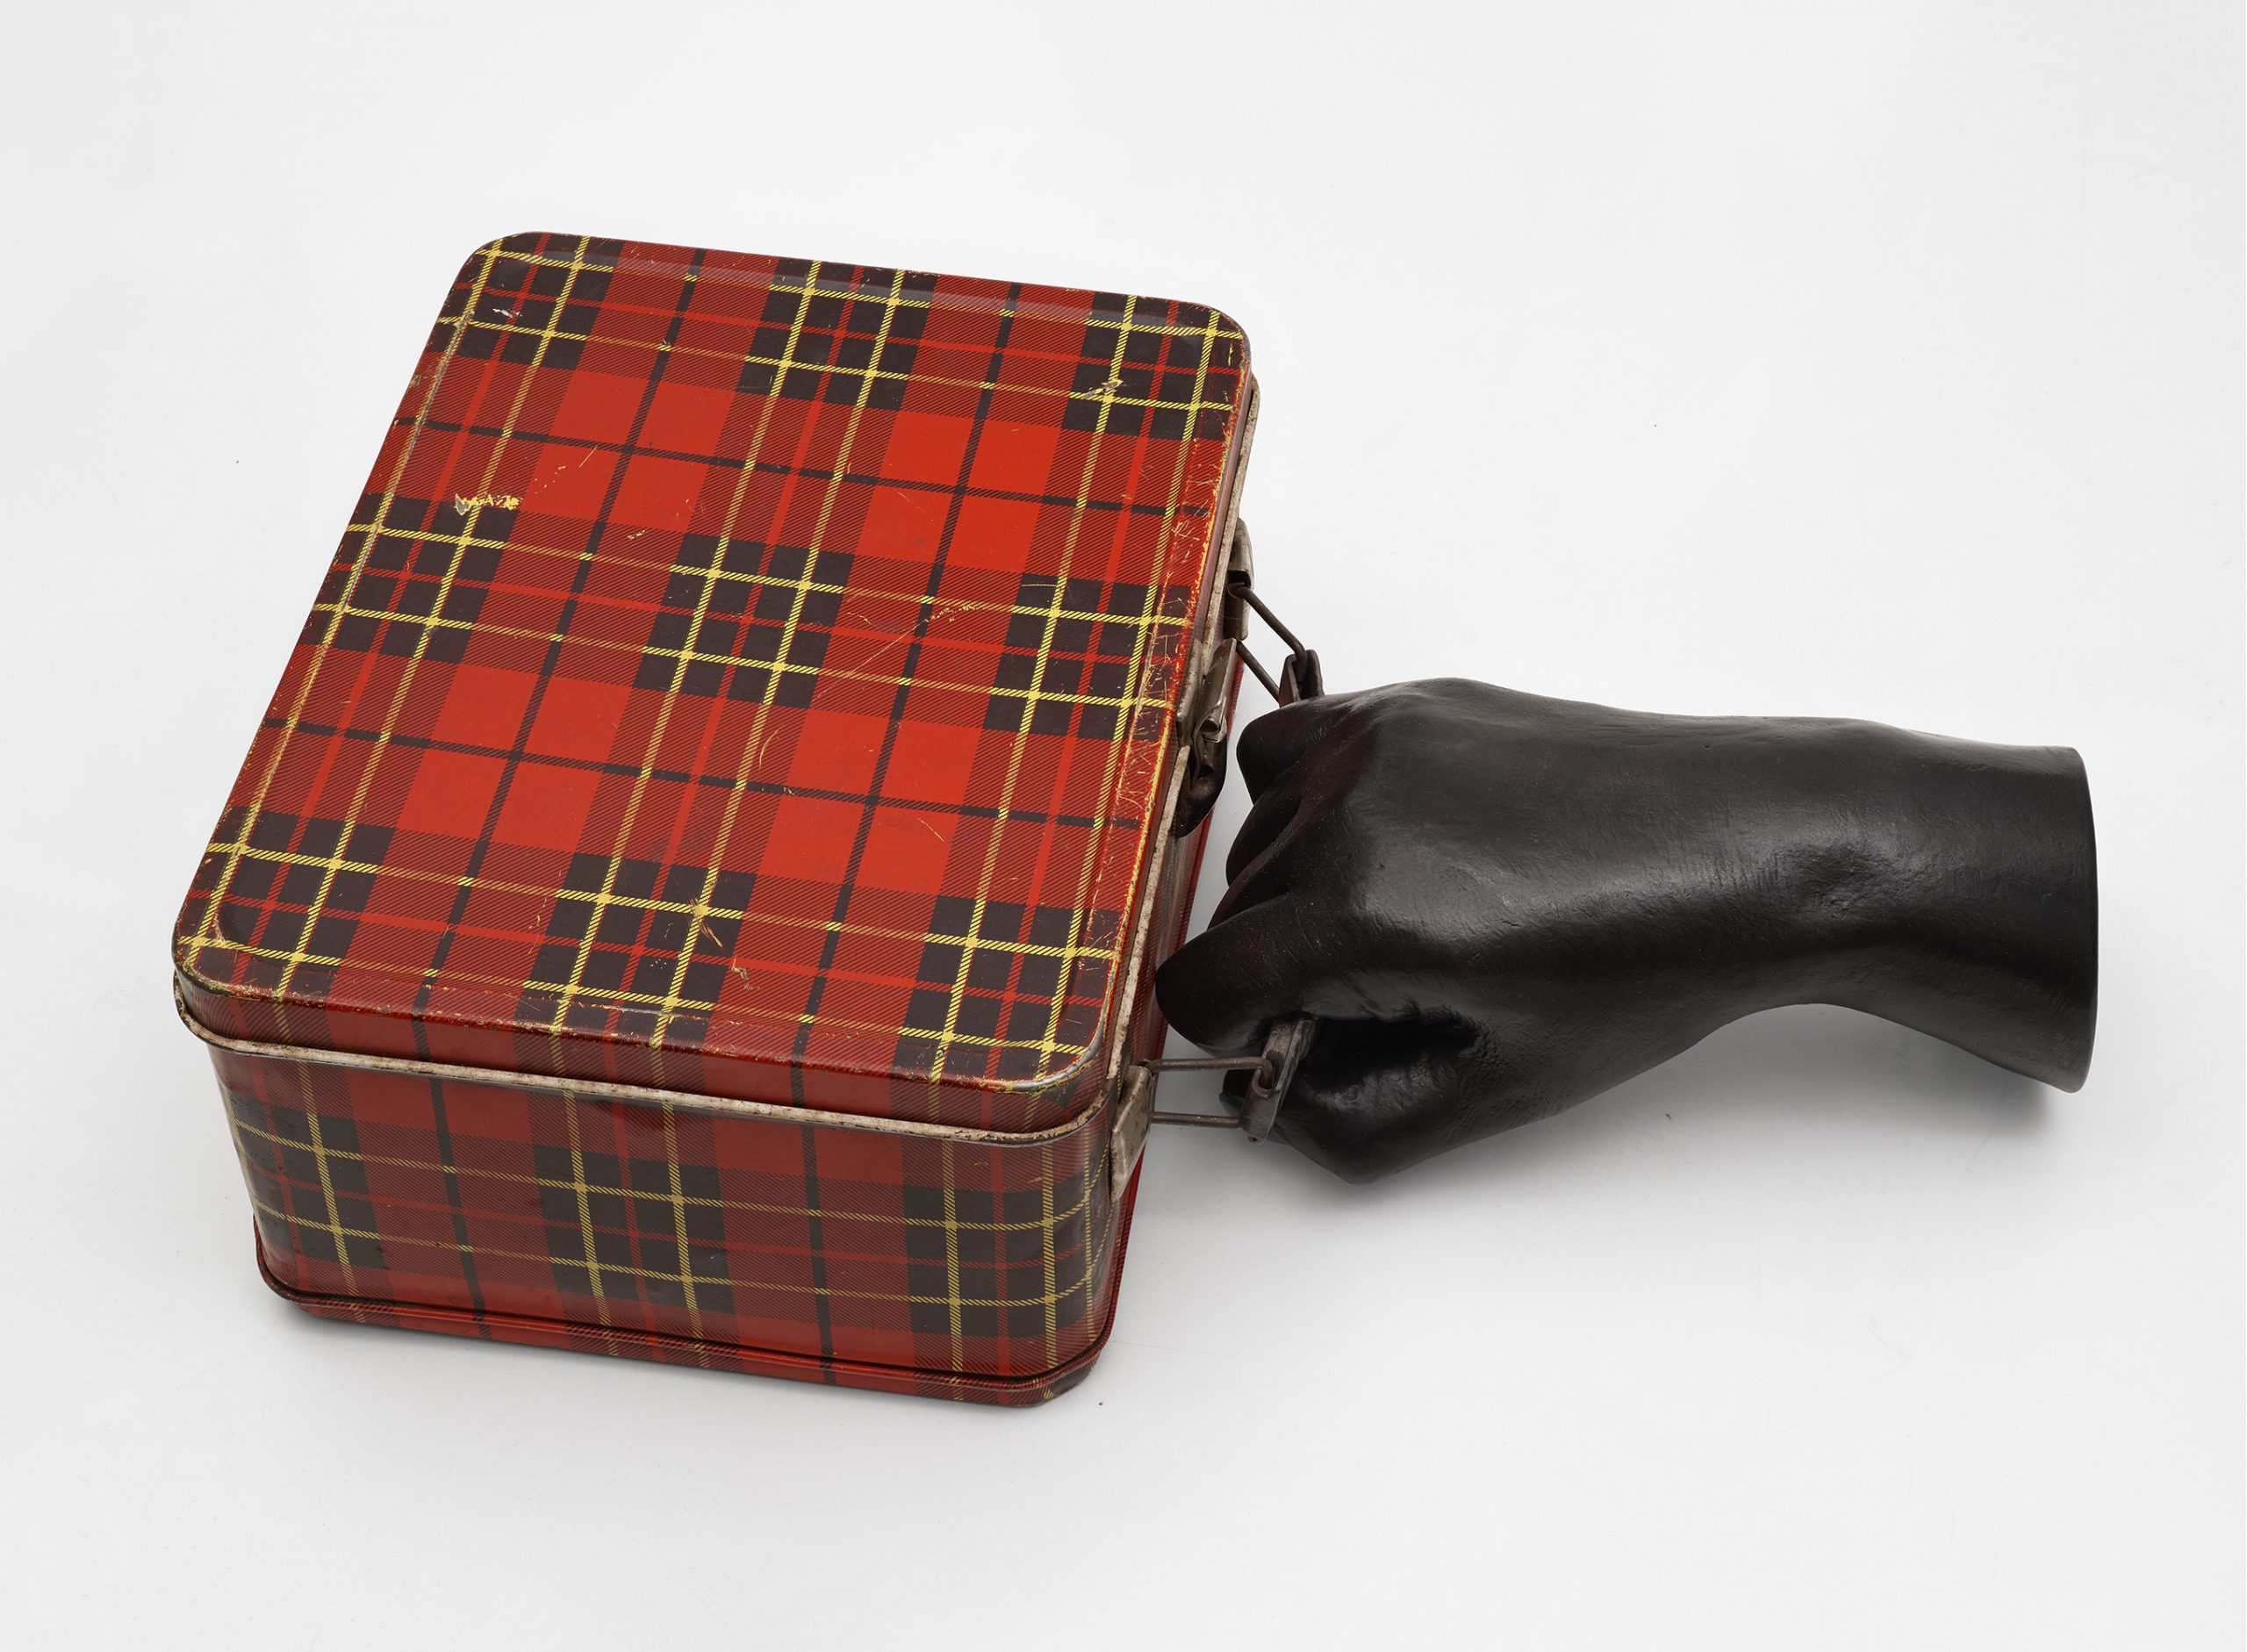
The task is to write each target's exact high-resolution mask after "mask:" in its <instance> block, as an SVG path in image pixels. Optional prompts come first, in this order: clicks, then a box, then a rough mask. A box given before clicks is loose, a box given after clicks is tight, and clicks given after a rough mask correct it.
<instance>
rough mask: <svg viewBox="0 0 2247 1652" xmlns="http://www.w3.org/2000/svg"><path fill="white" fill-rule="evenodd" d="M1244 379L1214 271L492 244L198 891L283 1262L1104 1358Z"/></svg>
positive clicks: (869, 1362)
mask: <svg viewBox="0 0 2247 1652" xmlns="http://www.w3.org/2000/svg"><path fill="white" fill-rule="evenodd" d="M1254 422H1255V387H1254V382H1253V379H1252V378H1251V377H1250V375H1249V370H1248V352H1247V347H1246V341H1245V340H1244V339H1243V338H1242V336H1241V334H1240V332H1239V331H1238V328H1237V327H1234V325H1233V324H1232V322H1231V321H1230V320H1227V319H1226V318H1225V317H1224V316H1223V315H1221V314H1219V313H1218V312H1215V311H1213V310H1210V309H1208V308H1205V307H1203V306H1202V305H1191V304H1179V303H1172V302H1169V301H1166V300H1162V299H1152V298H1131V297H1125V296H1121V295H1118V294H1113V293H1094V292H1084V291H1072V290H1067V289H1062V288H1056V287H1044V286H1035V285H1027V284H1022V283H1018V282H1017V283H1006V282H997V281H978V280H961V279H957V278H954V277H940V276H930V275H922V274H919V273H915V272H913V271H909V270H903V269H872V268H863V267H858V266H853V265H849V264H831V263H822V262H808V261H803V260H793V259H778V258H767V257H750V256H743V255H736V254H730V253H719V252H710V251H702V250H695V249H690V248H676V247H659V246H647V245H641V244H638V243H632V242H620V241H600V240H595V239H590V238H585V237H579V236H563V235H542V234H531V235H516V236H510V237H508V238H507V239H506V240H504V241H495V242H493V243H492V244H491V245H489V246H486V247H485V248H480V249H478V250H477V252H476V253H475V254H473V255H471V256H470V258H469V260H468V262H467V263H466V264H465V265H464V266H463V268H462V269H461V271H460V274H459V276H458V277H456V280H455V282H454V284H453V287H452V291H451V293H450V295H449V298H447V300H446V302H445V305H444V308H443V310H442V313H441V314H440V316H439V318H438V320H437V323H436V327H435V328H434V332H433V333H432V334H431V335H430V338H429V341H428V344H427V348H426V350H425V352H424V354H423V355H422V356H421V359H420V365H419V366H418V367H417V368H416V370H415V371H414V374H413V379H412V381H411V382H410V383H409V384H408V385H407V387H406V396H405V399H404V400H403V401H402V402H401V403H400V405H399V406H398V413H397V416H396V418H395V420H393V421H392V424H391V429H390V433H389V436H388V439H387V440H386V441H385V442H384V445H383V449H382V452H381V455H380V456H379V457H378V458H377V461H376V463H375V467H374V471H373V474H372V475H371V477H370V478H369V480H368V483H367V486H366V491H365V492H364V494H363V496H362V497H361V499H360V501H359V504H358V507H357V509H356V511H355V513H354V514H353V517H352V521H351V525H350V527H349V528H348V530H347V531H346V532H345V534H344V535H343V541H342V544H341V549H339V550H338V551H337V553H336V555H335V557H334V562H333V564H331V566H330V567H329V569H328V571H327V578H326V580H325V581H324V583H323V584H322V585H321V586H320V589H319V598H318V600H317V601H315V602H314V604H313V605H312V613H311V615H310V617H309V618H308V620H307V621H306V622H305V628H304V630H303V632H302V634H301V635H300V636H299V637H298V641H297V645H296V649H295V651H294V653H293V654H292V655H291V658H290V661H289V664H288V668H287V671H286V672H285V674H284V676H283V678H282V679H281V685H280V687H279V689H278V690H277V691H276V693H275V694H274V697H273V700H272V704H271V706H270V707H269V709H268V711H267V713H266V715H265V717H264V721H263V722H262V724H261V725H260V727H259V729H258V732H257V735H256V737H255V741H254V743H252V745H251V748H250V751H249V756H248V759H247V760H246V761H245V762H244V764H243V765H242V769H241V772H240V777H239V779H237V780H236V782H235V784H234V787H233V793H232V794H231V796H230V797H229V799H228V801H227V805H226V812H225V815H224V816H223V817H222V819H221V820H220V822H219V827H218V830H217V832H216V833H215V835H214V836H213V837H212V841H211V844H210V847H209V849H208V851H206V852H205V855H204V858H203V860H202V863H201V866H200V867H199V869H198V870H197V873H196V876H195V880H194V885H193V888H192V890H191V892H190V894H189V896H188V899H187V902H186V904H185V906H184V908H183V910H182V912H181V914H180V918H179V923H178V928H177V930H176V936H175V942H174V961H175V965H176V998H177V1007H178V1009H179V1012H180V1014H181V1016H183V1019H184V1020H185V1021H186V1022H187V1024H188V1025H189V1026H190V1029H192V1030H193V1031H195V1032H196V1033H197V1036H198V1037H200V1038H203V1040H204V1041H205V1043H206V1044H207V1045H209V1046H210V1049H211V1055H212V1061H213V1063H214V1064H215V1066H216V1067H217V1069H218V1075H219V1085H220V1088H221V1089H222V1091H223V1095H224V1100H225V1104H226V1110H227V1114H228V1117H229V1119H230V1122H231V1124H232V1127H233V1137H234V1142H235V1146H236V1148H237V1150H238V1152H239V1154H240V1160H241V1166H242V1171H243V1174H244V1175H245V1177H246V1178H247V1180H248V1186H249V1192H250V1198H251V1203H252V1204H253V1207H254V1210H255V1230H256V1240H257V1258H258V1265H259V1268H260V1269H261V1271H262V1274H263V1275H264V1277H265V1279H266V1281H267V1282H268V1283H269V1284H270V1285H271V1286H272V1288H273V1289H275V1290H276V1291H278V1292H279V1293H280V1294H281V1295H282V1296H285V1297H286V1298H288V1299H289V1300H290V1301H291V1302H293V1303H296V1304H298V1305H299V1306H301V1307H303V1308H305V1309H307V1310H309V1311H312V1312H313V1313H316V1314H320V1315H324V1316H327V1317H329V1318H341V1319H351V1320H357V1321H361V1322H363V1323H369V1324H381V1325H402V1326H408V1327H412V1328H414V1329H418V1330H426V1331H445V1332H455V1333H457V1334H461V1335H465V1336H473V1337H483V1338H487V1339H495V1340H502V1341H511V1342H527V1343H535V1344H539V1345H542V1346H546V1347H568V1348H576V1349H581V1350H585V1351H587V1352H591V1353H599V1354H628V1355H633V1356H636V1357H639V1358H643V1359H651V1360H660V1361H670V1362H673V1363H679V1364H688V1365H700V1366H707V1367H714V1368H721V1369H726V1370H733V1371H749V1372H759V1373H765V1374H770V1375H783V1376H794V1377H800V1378H806V1379H809V1380H812V1381H817V1382H824V1383H842V1384H849V1385H853V1386H859V1387H867V1388H879V1389H888V1390H897V1391H901V1392H911V1393H920V1394H930V1395H939V1396H945V1397H953V1398H961V1399H976V1400H987V1401H994V1402H998V1403H1001V1404H1027V1403H1030V1402H1033V1401H1037V1400H1040V1399H1044V1398H1046V1397H1051V1396H1052V1395H1053V1394H1056V1393H1058V1392H1059V1391H1060V1390H1063V1389H1066V1388H1067V1387H1069V1386H1070V1385H1071V1384H1073V1383H1075V1382H1076V1381H1078V1380H1079V1379H1080V1378H1081V1377H1082V1376H1083V1375H1084V1374H1085V1372H1086V1370H1087V1369H1088V1367H1089V1365H1090V1363H1091V1361H1093V1359H1094V1358H1095V1356H1096V1354H1098V1352H1099V1349H1100V1347H1101V1344H1102V1340H1103V1339H1104V1338H1105V1337H1106V1335H1107V1332H1108V1328H1109V1319H1110V1317H1111V1315H1112V1313H1113V1311H1114V1308H1115V1301H1116V1282H1117V1277H1118V1275H1119V1274H1120V1273H1121V1271H1122V1268H1123V1250H1124V1242H1125V1238H1126V1234H1127V1232H1128V1230H1129V1227H1130V1223H1131V1202H1132V1197H1133V1194H1134V1192H1135V1189H1136V1188H1137V1174H1136V1170H1137V1161H1138V1156H1139V1148H1140V1144H1141V1142H1142V1140H1143V1138H1144V1137H1145V1131H1146V1127H1147V1124H1148V1120H1149V1118H1150V1117H1151V1115H1152V1085H1153V1080H1152V1071H1153V1068H1154V1067H1159V1066H1161V1065H1166V1064H1163V1063H1159V1062H1152V1061H1151V1059H1150V1058H1151V1057H1152V1055H1153V1054H1154V1053H1155V1052H1157V1051H1159V1047H1160V1043H1161V1039H1162V1034H1163V1029H1162V1026H1161V1024H1160V1021H1159V1017H1158V1014H1157V1011H1156V1009H1155V1007H1154V1002H1153V994H1152V989H1151V981H1152V974H1153V971H1154V968H1155V966H1156V965H1157V964H1159V962H1160V961H1161V960H1162V959H1163V958H1164V957H1165V956H1167V953H1168V952H1169V951H1170V950H1171V949H1172V948H1173V947H1174V945H1176V944H1177V942H1178V941H1179V939H1180V937H1181V931H1182V930H1183V927H1184V925H1185V923H1186V921H1187V915H1188V907H1189V905H1190V903H1191V901H1192V896H1193V890H1194V883H1195V873H1196V872H1197V870H1198V867H1199V863H1200V859H1201V855H1202V837H1203V830H1204V829H1203V824H1202V822H1203V820H1204V817H1205V816H1206V814H1207V811H1208V808H1209V804H1210V801H1211V799H1212V798H1213V797H1214V796H1215V794H1216V791H1217V786H1218V784H1219V783H1220V782H1221V780H1222V778H1223V767H1224V738H1225V729H1226V719H1227V716H1228V714H1229V707H1230V704H1231V698H1232V695H1233V693H1234V691H1235V688H1236V686H1237V684H1238V678H1239V671H1240V664H1241V663H1242V661H1243V658H1244V656H1245V650H1241V649H1239V648H1238V645H1237V637H1238V630H1239V628H1240V625H1241V623H1242V621H1243V618H1244V616H1245V612H1246V607H1248V606H1249V605H1252V604H1253V605H1254V606H1256V607H1259V608H1261V604H1260V602H1257V600H1256V599H1255V597H1254V596H1253V593H1251V592H1250V591H1249V589H1248V573H1249V570H1248V565H1247V562H1248V559H1247V546H1246V535H1245V534H1244V533H1242V532H1240V531H1238V526H1237V519H1238V508H1237V500H1238V491H1239V486H1240V478H1241V472H1242V469H1243V466H1244V464H1245V463H1246V457H1247V453H1248V446H1249V439H1250V435H1251V432H1252V430H1253V425H1254ZM1259 669H1260V668H1259ZM1283 670H1284V672H1285V674H1286V676H1287V679H1288V684H1289V686H1290V688H1291V689H1292V687H1293V686H1294V685H1295V684H1296V679H1297V678H1298V676H1299V675H1300V674H1302V673H1304V672H1307V673H1308V674H1309V677H1310V679H1311V680H1312V682H1313V683H1314V685H1315V677H1316V664H1315V661H1313V660H1311V658H1310V657H1309V656H1307V655H1305V654H1303V653H1301V652H1300V651H1299V652H1298V653H1296V655H1294V656H1292V657H1290V658H1289V662H1288V664H1287V666H1286V667H1285V668H1283ZM1260 674H1261V672H1260ZM1277 1061H1278V1058H1277V1057H1275V1058H1274V1059H1273V1060H1272V1061H1267V1063H1266V1064H1265V1065H1264V1067H1261V1068H1260V1070H1259V1072H1258V1074H1257V1076H1256V1078H1255V1079H1253V1081H1251V1088H1252V1089H1253V1090H1257V1091H1260V1093H1264V1094H1267V1095H1269V1094H1272V1093H1274V1092H1276V1091H1277V1090H1279V1089H1282V1088H1284V1075H1282V1074H1278V1073H1277V1071H1276V1068H1275V1066H1274V1063H1275V1062H1277ZM1170 1065H1175V1064H1170ZM1188 1065H1201V1066H1218V1065H1231V1066H1235V1067H1238V1066H1241V1065H1242V1064H1241V1063H1238V1062H1235V1063H1220V1062H1209V1063H1188ZM1248 1115H1249V1116H1248V1117H1247V1120H1246V1122H1247V1124H1248V1126H1249V1128H1250V1131H1251V1133H1252V1134H1260V1133H1261V1129H1262V1128H1263V1127H1265V1126H1268V1124H1269V1110H1268V1108H1267V1110H1265V1111H1264V1113H1263V1116H1262V1117H1261V1119H1259V1118H1258V1117H1256V1112H1255V1109H1254V1108H1253V1106H1252V1107H1251V1108H1250V1109H1249V1110H1248ZM1213 1122H1214V1121H1213ZM1223 1122H1225V1123H1231V1122H1232V1121H1231V1118H1230V1117H1228V1118H1226V1119H1225V1120H1224V1121H1223Z"/></svg>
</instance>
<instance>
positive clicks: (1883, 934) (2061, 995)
mask: <svg viewBox="0 0 2247 1652" xmlns="http://www.w3.org/2000/svg"><path fill="white" fill-rule="evenodd" d="M1781 727H1782V730H1783V733H1782V736H1781V740H1780V743H1781V744H1783V745H1784V747H1785V748H1786V750H1785V751H1784V757H1783V758H1781V759H1779V762H1778V766H1779V768H1781V769H1782V770H1784V774H1785V777H1786V779H1788V780H1789V781H1790V782H1791V784H1790V785H1788V786H1786V787H1785V788H1784V792H1783V794H1782V796H1783V798H1784V801H1783V802H1782V804H1781V805H1780V810H1781V814H1782V815H1783V816H1784V820H1783V828H1784V829H1783V830H1781V831H1780V832H1779V833H1778V834H1777V836H1776V837H1775V840H1774V841H1775V843H1776V844H1777V845H1778V848H1777V852H1776V854H1775V856H1774V860H1773V865H1772V873H1773V876H1772V877H1771V879H1770V883H1769V885H1768V893H1769V894H1770V896H1771V898H1772V901H1773V902H1774V907H1775V915H1774V918H1773V921H1772V933H1773V934H1774V935H1775V936H1779V937H1784V945H1782V946H1781V947H1780V948H1778V949H1776V950H1775V951H1774V952H1773V953H1772V954H1770V955H1769V956H1768V957H1767V959H1766V960H1765V961H1766V969H1765V972H1764V980H1763V982H1762V986H1763V988H1764V990H1765V992H1766V994H1767V995H1770V996H1771V1001H1772V1002H1829V1003H1839V1004H1844V1005H1847V1006H1849V1007H1850V1008H1853V1009H1862V1010H1864V1011H1867V1012H1868V1013H1870V1014H1873V1015H1878V1016H1884V1017H1886V1018H1887V1019H1890V1020H1892V1021H1896V1022H1899V1023H1901V1024H1905V1025H1908V1026H1913V1027H1916V1028H1918V1029H1919V1030H1920V1031H1925V1032H1928V1033H1930V1034H1932V1035H1933V1036H1935V1037H1937V1038H1943V1039H1946V1040H1948V1041H1949V1042H1950V1043H1953V1044H1956V1045H1961V1046H1962V1047H1963V1048H1965V1049H1968V1050H1970V1051H1971V1052H1974V1053H1975V1054H1977V1055H1980V1056H1982V1057H1984V1058H1985V1059H1989V1060H1992V1061H1994V1062H1997V1063H1998V1064H1999V1065H2000V1066H2003V1067H2010V1068H2012V1069H2013V1070H2014V1071H2016V1072H2020V1073H2023V1074H2028V1075H2029V1076H2031V1077H2033V1078H2036V1079H2040V1080H2042V1081H2044V1082H2047V1083H2051V1084H2056V1085H2059V1086H2060V1087H2062V1088H2068V1089H2073V1088H2077V1087H2078V1085H2079V1084H2081V1082H2082V1081H2083V1076H2084V1074H2085V1070H2086V1069H2087V1067H2088V1066H2089V1062H2090V1056H2091V1045H2092V1038H2093V1025H2094V1021H2095V1015H2096V1003H2097V973H2098V962H2097V952H2098V894H2097V868H2096V854H2095V847H2094V838H2093V824H2092V814H2091V800H2090V791H2089V787H2088V785H2087V783H2086V781H2085V775H2084V770H2083V764H2082V761H2081V759H2080V758H2078V757H2077V755H2076V754H2075V753H2074V752H2073V751H2068V750H2066V749H2064V748H2062V747H2051V746H2046V747H2028V746H1998V745H1984V744H1978V743H1973V742H1970V741H1962V740H1950V739H1944V738H1942V737H1940V736H1932V735H1920V734H1913V733H1908V732H1906V731H1904V730H1900V729H1887V728H1883V727H1880V726H1878V725H1877V724H1870V723H1831V722H1799V723H1796V724H1793V725H1791V726H1787V725H1782V726H1781Z"/></svg>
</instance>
